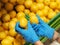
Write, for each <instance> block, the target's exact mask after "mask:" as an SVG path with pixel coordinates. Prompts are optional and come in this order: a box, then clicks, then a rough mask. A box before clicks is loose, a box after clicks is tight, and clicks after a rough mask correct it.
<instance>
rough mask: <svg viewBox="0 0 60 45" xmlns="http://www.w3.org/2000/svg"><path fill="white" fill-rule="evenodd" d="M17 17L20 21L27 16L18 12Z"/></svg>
mask: <svg viewBox="0 0 60 45" xmlns="http://www.w3.org/2000/svg"><path fill="white" fill-rule="evenodd" d="M16 17H17V19H18V20H19V19H20V18H22V17H25V14H24V13H23V12H18V13H17V16H16Z"/></svg>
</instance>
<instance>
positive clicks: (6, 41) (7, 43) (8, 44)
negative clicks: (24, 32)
mask: <svg viewBox="0 0 60 45" xmlns="http://www.w3.org/2000/svg"><path fill="white" fill-rule="evenodd" d="M1 44H2V45H12V43H11V41H10V40H8V39H3V40H2V41H1Z"/></svg>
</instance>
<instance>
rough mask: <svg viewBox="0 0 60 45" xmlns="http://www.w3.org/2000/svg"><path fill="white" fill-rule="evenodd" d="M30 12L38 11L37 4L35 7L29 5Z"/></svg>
mask: <svg viewBox="0 0 60 45" xmlns="http://www.w3.org/2000/svg"><path fill="white" fill-rule="evenodd" d="M30 10H31V11H32V12H37V11H38V6H37V4H36V5H35V4H33V5H31V8H30Z"/></svg>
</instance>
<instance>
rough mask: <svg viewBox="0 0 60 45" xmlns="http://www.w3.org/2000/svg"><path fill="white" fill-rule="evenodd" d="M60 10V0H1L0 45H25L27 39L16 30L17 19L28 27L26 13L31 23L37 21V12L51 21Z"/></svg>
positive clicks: (45, 19)
mask: <svg viewBox="0 0 60 45" xmlns="http://www.w3.org/2000/svg"><path fill="white" fill-rule="evenodd" d="M58 12H60V0H0V45H24V43H25V40H24V39H23V38H22V36H21V35H20V34H18V33H17V32H16V31H15V25H16V22H17V21H20V26H21V27H23V28H27V23H28V21H27V19H26V18H25V14H28V16H30V22H31V23H37V24H38V19H37V17H36V14H38V15H39V16H40V18H41V19H42V20H43V21H44V22H49V20H51V19H52V18H53V17H54V16H56V14H57V13H58Z"/></svg>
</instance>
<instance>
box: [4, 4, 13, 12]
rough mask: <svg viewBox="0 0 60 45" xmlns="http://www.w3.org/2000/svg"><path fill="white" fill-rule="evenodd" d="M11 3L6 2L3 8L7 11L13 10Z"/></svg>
mask: <svg viewBox="0 0 60 45" xmlns="http://www.w3.org/2000/svg"><path fill="white" fill-rule="evenodd" d="M13 7H14V6H13V4H11V3H6V4H5V9H6V10H7V11H11V10H13Z"/></svg>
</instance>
